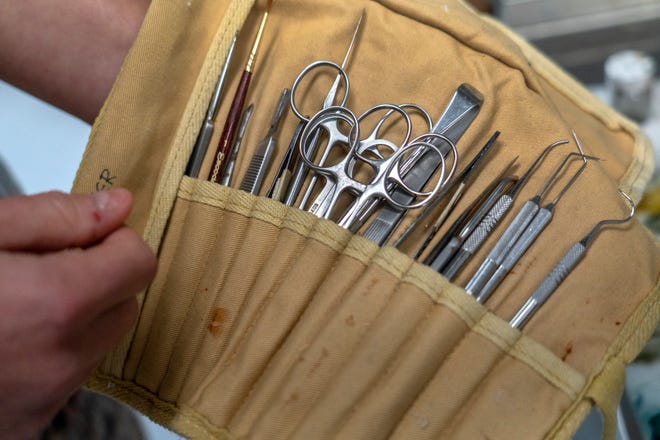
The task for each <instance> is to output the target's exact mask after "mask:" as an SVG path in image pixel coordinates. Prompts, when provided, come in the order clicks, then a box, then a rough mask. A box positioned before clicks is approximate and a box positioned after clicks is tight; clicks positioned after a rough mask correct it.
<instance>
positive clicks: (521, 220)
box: [465, 132, 584, 301]
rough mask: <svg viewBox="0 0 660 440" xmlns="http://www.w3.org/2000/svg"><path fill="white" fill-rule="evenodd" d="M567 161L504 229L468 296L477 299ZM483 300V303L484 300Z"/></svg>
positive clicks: (545, 152)
mask: <svg viewBox="0 0 660 440" xmlns="http://www.w3.org/2000/svg"><path fill="white" fill-rule="evenodd" d="M573 137H574V139H575V141H576V144H577V146H578V150H579V151H580V153H581V154H584V151H583V149H582V145H581V144H580V142H579V139H578V138H577V135H576V134H575V132H573ZM557 145H560V144H552V145H550V146H549V147H547V148H546V149H545V150H544V151H543V152H542V153H541V155H542V156H545V155H547V154H548V153H549V152H550V150H551V149H553V148H554V147H556V146H557ZM539 157H541V156H539ZM568 159H569V157H567V158H565V159H564V161H563V162H562V165H561V166H560V167H559V168H558V169H557V171H555V173H554V175H553V176H552V177H551V178H549V179H548V180H547V181H546V183H545V185H544V186H543V188H541V189H540V191H539V192H538V193H537V194H536V195H535V196H534V197H532V198H531V199H529V200H527V201H526V202H525V203H524V204H523V206H522V207H521V208H520V211H519V212H518V214H516V216H515V217H514V219H513V220H512V221H511V223H510V224H509V226H508V227H507V228H506V230H505V231H504V233H503V234H502V236H501V237H500V238H499V240H498V241H497V243H495V245H494V246H493V248H492V249H491V250H490V252H489V253H488V256H487V257H486V258H485V260H484V261H483V262H482V263H481V265H480V267H479V268H478V269H477V271H476V272H475V273H474V275H473V276H472V278H471V279H470V281H469V282H468V283H467V285H466V286H465V290H466V291H467V292H468V293H469V294H470V295H473V296H475V297H479V294H480V292H481V291H482V289H483V287H484V285H485V284H486V283H487V282H488V280H489V279H490V278H491V277H492V275H493V274H494V273H495V271H496V270H497V268H498V267H499V265H500V264H501V263H502V261H504V258H506V256H507V254H508V253H509V251H510V250H511V248H512V247H513V246H514V244H515V243H516V241H517V240H518V238H519V237H520V235H522V233H523V232H524V231H525V228H527V226H528V225H529V224H530V223H531V222H532V219H533V218H534V216H535V215H536V214H537V212H538V211H539V209H540V208H541V200H542V198H543V197H544V196H545V194H546V192H547V191H548V190H549V189H550V187H551V186H552V184H553V182H554V181H555V179H556V177H557V175H558V173H559V172H560V171H561V169H562V167H563V165H564V164H565V163H566V161H567V160H568ZM537 161H538V159H537ZM483 300H484V301H485V299H483Z"/></svg>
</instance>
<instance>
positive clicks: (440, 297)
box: [190, 188, 581, 397]
mask: <svg viewBox="0 0 660 440" xmlns="http://www.w3.org/2000/svg"><path fill="white" fill-rule="evenodd" d="M221 189H222V190H223V191H228V190H226V189H224V188H221ZM190 198H191V199H195V196H194V194H193V195H192V196H191V197H190ZM193 201H196V200H193ZM273 203H276V202H273ZM212 206H216V205H215V204H212ZM227 208H228V210H230V211H232V209H231V208H232V203H228V204H227ZM262 209H265V208H262ZM292 209H293V208H292ZM232 212H235V213H237V214H239V215H244V214H242V213H241V212H236V211H232ZM289 212H290V211H289ZM248 217H249V216H248ZM314 219H315V220H316V221H315V222H314V224H315V225H317V224H319V223H320V222H324V220H322V219H319V218H316V217H314ZM262 221H265V222H266V223H269V224H272V225H273V226H276V227H278V228H285V227H286V226H285V224H286V223H288V222H281V223H280V224H273V223H272V222H270V221H268V220H262ZM300 223H301V224H302V223H303V222H300ZM328 226H329V227H330V228H331V229H332V228H334V227H335V226H336V225H334V224H333V223H330V224H329V225H328ZM314 229H315V228H312V230H314ZM290 230H292V231H293V232H295V233H301V232H300V231H299V230H297V229H293V228H291V229H290ZM301 235H303V236H304V237H306V238H309V239H313V240H316V241H318V242H320V243H322V244H325V245H328V243H327V242H326V241H325V240H319V239H317V238H316V237H314V236H313V235H314V234H313V233H312V232H308V233H307V234H305V233H302V234H301ZM360 240H362V238H361V237H358V236H353V237H352V238H351V239H350V240H349V241H348V243H346V242H342V241H340V240H330V242H331V243H333V244H341V245H343V247H344V250H343V251H340V253H342V254H345V255H349V256H350V257H352V258H354V259H356V260H357V261H360V262H362V263H363V264H366V265H369V264H371V263H373V264H375V265H378V266H379V267H381V268H382V269H383V270H385V271H387V272H388V273H390V274H392V275H394V276H395V277H397V278H399V279H400V280H401V281H402V282H407V283H410V284H412V285H414V286H416V287H418V288H419V289H420V290H422V291H423V292H424V293H425V294H427V295H428V296H430V297H431V298H432V299H433V300H434V301H435V302H436V303H438V304H442V305H445V306H446V307H448V308H449V309H450V310H452V311H453V312H454V313H455V314H457V315H458V317H459V318H460V319H461V320H463V321H464V322H465V323H466V325H468V327H469V328H470V329H473V328H474V327H475V326H476V325H477V324H478V322H479V321H481V319H483V316H484V315H483V314H481V313H480V314H479V315H478V316H475V312H474V311H470V310H468V309H466V308H465V305H463V304H461V303H459V302H457V301H456V300H455V299H454V298H453V297H452V296H451V295H448V294H447V289H454V288H456V289H458V287H455V285H453V284H451V283H450V282H448V281H447V283H446V284H444V285H443V286H442V289H440V292H436V291H435V290H436V289H434V287H437V286H433V284H432V283H430V282H429V280H428V278H427V277H423V275H422V274H421V273H420V272H421V271H419V272H418V271H412V270H411V269H412V267H414V266H410V267H409V268H408V269H407V271H406V272H405V274H402V273H401V272H400V270H395V268H397V266H396V265H393V264H392V263H391V261H389V260H388V258H387V257H383V254H385V255H389V254H387V252H388V251H385V250H382V249H388V248H378V247H377V246H376V245H375V244H374V248H375V249H376V250H377V252H376V253H374V254H372V257H376V258H372V259H371V263H370V262H369V261H368V260H366V259H365V258H364V257H365V255H364V253H363V252H359V251H356V252H353V250H357V249H359V248H361V246H357V245H356V244H355V243H357V242H359V241H360ZM369 245H371V243H370V242H369V243H368V245H367V246H366V247H367V248H368V247H370V246H369ZM332 248H333V249H336V248H335V247H334V246H332ZM392 251H394V250H392ZM394 252H398V251H394ZM395 255H396V254H395ZM397 269H398V268H397ZM483 311H484V313H490V312H488V311H487V310H485V309H483ZM479 334H481V335H482V336H483V337H485V338H486V339H488V340H490V341H491V342H493V343H494V344H496V345H497V346H498V347H500V348H502V347H503V345H502V344H501V343H498V342H497V341H496V340H494V338H495V336H494V335H493V334H489V333H487V332H484V331H479ZM525 338H526V337H525ZM533 342H534V344H535V345H537V346H539V347H543V345H541V344H539V343H536V341H533ZM504 346H505V347H507V349H506V350H505V351H506V353H507V354H509V355H511V356H512V357H514V358H515V359H517V360H519V361H521V362H523V363H524V364H526V365H528V366H529V367H530V368H531V369H532V370H534V371H535V372H536V373H537V374H539V375H540V376H542V377H544V378H546V380H548V382H549V383H550V384H551V385H553V386H555V387H556V388H558V389H559V390H560V391H562V392H564V393H565V394H567V395H568V396H569V397H574V396H575V393H576V391H575V388H574V386H573V383H574V381H573V380H569V379H566V378H565V377H564V376H563V375H562V374H561V373H559V372H556V371H552V370H550V369H548V368H547V367H546V366H544V365H542V364H540V363H539V362H538V360H536V359H535V358H534V357H533V356H527V355H528V352H527V351H526V350H524V349H523V350H521V352H518V351H517V350H512V347H510V346H508V345H504ZM562 365H565V364H562ZM565 366H566V367H567V368H570V367H569V366H568V365H565ZM540 367H542V368H540ZM565 371H571V370H570V369H566V370H565ZM578 376H581V375H579V373H575V375H574V377H578Z"/></svg>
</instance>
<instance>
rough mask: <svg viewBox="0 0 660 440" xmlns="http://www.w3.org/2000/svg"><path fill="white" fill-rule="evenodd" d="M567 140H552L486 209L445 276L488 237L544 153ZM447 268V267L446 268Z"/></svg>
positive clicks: (455, 271)
mask: <svg viewBox="0 0 660 440" xmlns="http://www.w3.org/2000/svg"><path fill="white" fill-rule="evenodd" d="M567 143H568V141H567V140H561V141H557V142H553V143H552V144H550V145H549V146H547V147H546V148H545V149H544V150H543V151H542V152H541V154H540V155H539V156H538V157H537V158H536V160H535V161H534V162H533V163H532V165H531V166H530V167H529V168H528V169H527V171H525V174H523V175H522V177H521V178H520V180H518V182H517V183H516V184H515V185H514V186H513V188H511V190H510V191H509V192H508V193H506V194H504V195H502V196H501V197H500V198H499V199H498V201H497V202H496V203H495V205H494V206H493V207H492V208H491V209H490V211H488V214H486V216H485V217H484V218H483V219H482V220H481V222H479V225H477V227H476V228H475V230H474V231H472V233H471V234H470V236H469V237H468V238H467V239H466V240H465V242H464V243H463V245H462V246H461V248H460V249H459V250H458V252H457V253H456V254H455V255H454V257H453V259H452V261H451V263H450V264H451V272H449V274H450V275H451V277H450V276H448V275H447V274H445V273H443V275H445V276H447V278H448V279H450V280H451V279H452V278H453V277H454V276H455V275H456V273H458V271H459V270H460V269H461V268H462V267H463V265H464V264H465V262H467V261H468V260H469V259H470V257H471V256H472V255H473V254H474V253H475V252H477V250H479V248H480V247H481V245H482V244H483V242H484V241H485V240H486V238H488V236H489V235H490V233H491V232H492V231H493V229H495V227H496V226H497V225H498V224H499V222H500V221H501V220H502V218H503V217H504V215H505V214H506V213H507V212H508V211H509V209H510V208H511V205H512V204H513V201H514V199H515V198H516V196H517V195H518V193H519V192H520V190H521V189H522V187H523V186H524V185H525V183H526V182H527V180H529V177H530V176H531V175H532V173H533V172H534V171H535V170H536V168H537V167H538V166H539V164H540V163H541V162H542V161H543V159H544V158H545V157H546V155H547V154H548V153H549V152H550V151H551V150H552V149H553V148H555V147H556V146H558V145H562V144H567ZM447 269H449V267H448V268H447Z"/></svg>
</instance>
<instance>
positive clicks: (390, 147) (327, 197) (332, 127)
mask: <svg viewBox="0 0 660 440" xmlns="http://www.w3.org/2000/svg"><path fill="white" fill-rule="evenodd" d="M382 110H387V112H386V114H385V115H384V116H383V117H382V118H380V119H379V120H378V122H377V123H376V125H375V127H374V128H373V130H372V131H371V132H370V133H369V134H368V135H367V136H365V137H364V138H363V139H358V140H357V142H358V145H357V148H356V150H355V153H356V155H357V158H358V159H363V156H362V155H364V154H367V153H368V154H369V155H371V156H375V157H376V158H377V160H381V161H382V160H384V156H383V151H382V150H383V149H384V150H385V151H389V152H395V151H396V150H397V149H399V145H406V144H407V143H408V142H409V141H410V136H411V134H412V122H411V120H410V116H409V115H408V113H406V111H405V110H404V109H402V108H401V107H400V106H396V105H392V104H380V105H377V106H374V107H372V108H370V109H369V110H367V111H366V112H364V113H363V114H362V115H360V117H358V118H357V121H358V124H360V123H361V122H362V121H364V120H365V119H366V118H368V117H369V116H370V115H372V114H374V113H376V112H378V111H382ZM397 113H398V114H399V115H400V116H401V117H402V119H403V121H404V122H405V124H406V133H405V135H404V137H403V139H402V140H401V141H400V143H395V142H392V141H390V140H388V139H385V138H382V137H380V133H379V132H380V129H381V127H382V126H383V124H384V123H385V122H386V121H387V120H388V119H390V118H391V117H393V116H392V115H395V114H397ZM330 116H331V114H330ZM322 119H324V120H325V119H326V118H325V117H322ZM345 122H347V121H345ZM308 125H309V123H308ZM319 128H321V129H323V130H325V131H326V132H327V134H328V136H327V137H328V143H327V145H326V147H325V149H324V150H323V154H322V156H321V158H320V160H319V162H318V165H319V166H321V167H323V166H324V165H325V163H326V162H327V160H328V157H329V155H330V154H331V153H332V152H333V150H335V149H336V147H337V146H341V147H342V148H346V146H349V145H350V141H349V139H348V136H347V135H345V134H344V133H342V132H341V130H340V129H339V125H338V122H337V121H336V120H333V119H332V117H329V118H327V121H326V122H323V123H321V124H320V126H319ZM358 128H359V127H358ZM318 132H319V130H316V131H315V132H311V133H312V135H313V136H315V135H316V133H318ZM308 133H310V132H308ZM358 133H359V131H358ZM358 137H359V135H358ZM307 142H308V138H307V137H305V136H304V135H301V141H300V144H301V145H303V144H306V143H307ZM305 150H306V151H309V150H310V149H309V148H305ZM301 151H302V149H301ZM305 157H307V158H308V159H312V158H311V157H309V156H307V155H306V154H305ZM364 159H365V160H362V162H366V163H367V164H369V165H372V169H374V170H376V169H377V165H376V166H374V164H373V163H371V162H370V161H368V160H366V158H364ZM312 162H313V160H312ZM355 164H356V162H355V161H354V160H353V161H349V162H348V163H347V165H348V168H347V172H348V174H349V175H350V176H351V177H353V178H354V177H355V176H354V166H355ZM321 175H323V174H321ZM312 183H314V179H313V180H312V181H311V182H310V186H309V187H308V191H309V190H310V188H311V185H312ZM336 183H337V182H336V181H334V180H332V179H328V178H326V181H325V185H324V187H323V189H322V190H321V192H320V193H319V194H318V196H317V197H316V198H315V200H314V201H313V202H312V204H311V205H310V208H309V209H308V211H309V212H311V213H312V214H314V215H317V216H319V217H325V218H328V215H329V208H330V205H332V199H333V194H334V192H335V185H336ZM306 198H307V195H305V199H306ZM304 201H305V200H304V199H303V202H304Z"/></svg>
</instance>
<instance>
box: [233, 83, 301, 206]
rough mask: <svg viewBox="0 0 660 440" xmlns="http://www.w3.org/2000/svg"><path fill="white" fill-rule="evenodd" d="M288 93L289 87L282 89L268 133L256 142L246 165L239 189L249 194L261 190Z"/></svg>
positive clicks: (257, 192) (287, 99) (287, 100)
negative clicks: (248, 163)
mask: <svg viewBox="0 0 660 440" xmlns="http://www.w3.org/2000/svg"><path fill="white" fill-rule="evenodd" d="M289 93H290V91H289V89H284V90H283V91H282V94H281V95H280V99H279V101H278V102H277V105H276V106H275V111H274V112H273V117H272V119H271V121H270V127H269V129H268V133H267V134H266V137H265V138H263V139H262V140H261V142H259V144H257V147H256V149H255V150H254V154H253V155H252V159H251V160H250V165H249V166H248V169H247V171H246V173H245V176H244V177H243V181H242V182H241V186H240V189H241V190H243V191H246V192H249V193H251V194H259V191H260V190H261V185H262V184H263V181H264V178H265V177H266V172H267V171H268V167H269V165H270V159H271V157H272V155H273V151H274V150H275V145H276V142H275V135H276V134H277V129H278V127H279V125H280V121H281V120H282V117H283V116H284V111H285V110H286V108H287V105H288V103H289Z"/></svg>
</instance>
